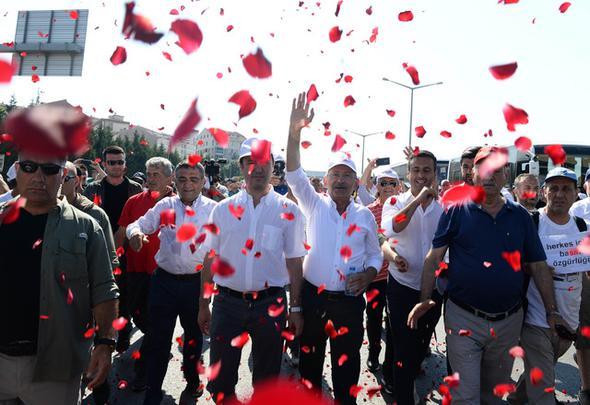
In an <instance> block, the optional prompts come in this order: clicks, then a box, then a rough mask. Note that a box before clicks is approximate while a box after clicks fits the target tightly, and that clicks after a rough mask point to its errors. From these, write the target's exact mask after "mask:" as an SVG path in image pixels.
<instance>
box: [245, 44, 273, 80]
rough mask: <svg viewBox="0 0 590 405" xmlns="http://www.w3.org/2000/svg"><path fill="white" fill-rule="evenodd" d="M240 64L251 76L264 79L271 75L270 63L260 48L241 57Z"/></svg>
mask: <svg viewBox="0 0 590 405" xmlns="http://www.w3.org/2000/svg"><path fill="white" fill-rule="evenodd" d="M242 64H243V65H244V68H245V69H246V72H248V74H249V75H250V76H252V77H256V78H258V79H265V78H267V77H270V76H271V75H272V64H271V63H270V62H269V61H268V59H266V57H265V56H264V53H263V52H262V49H260V48H258V49H257V50H256V54H250V55H248V56H246V57H245V58H244V59H242Z"/></svg>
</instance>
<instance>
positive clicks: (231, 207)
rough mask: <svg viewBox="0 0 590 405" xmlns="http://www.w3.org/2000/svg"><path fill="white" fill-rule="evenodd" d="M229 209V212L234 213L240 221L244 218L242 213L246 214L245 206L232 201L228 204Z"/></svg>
mask: <svg viewBox="0 0 590 405" xmlns="http://www.w3.org/2000/svg"><path fill="white" fill-rule="evenodd" d="M228 209H229V212H230V213H231V214H232V215H233V217H234V218H236V219H237V220H238V221H240V220H241V219H242V215H243V214H244V207H242V206H241V205H233V204H231V203H230V204H229V205H228Z"/></svg>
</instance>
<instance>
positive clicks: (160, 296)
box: [144, 269, 203, 405]
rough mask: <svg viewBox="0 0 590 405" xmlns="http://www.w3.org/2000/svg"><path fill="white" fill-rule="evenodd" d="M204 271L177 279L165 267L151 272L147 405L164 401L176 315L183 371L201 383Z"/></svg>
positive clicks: (190, 381)
mask: <svg viewBox="0 0 590 405" xmlns="http://www.w3.org/2000/svg"><path fill="white" fill-rule="evenodd" d="M200 290H201V274H200V273H195V274H194V275H191V277H190V278H188V279H177V278H175V277H174V276H173V275H171V274H169V273H166V272H165V271H164V270H162V269H157V270H156V271H155V272H154V274H153V275H152V279H151V282H150V295H149V314H150V325H149V326H150V329H149V335H150V336H151V339H150V344H149V346H148V348H147V349H148V350H147V386H148V387H147V391H146V394H145V400H144V405H156V404H159V403H160V402H161V401H162V397H163V394H162V382H163V381H164V377H165V376H166V370H167V369H168V362H169V355H170V348H171V347H172V338H173V334H174V327H175V326H176V318H177V317H178V318H180V324H181V325H182V328H183V329H184V344H183V347H182V358H183V360H182V370H183V372H184V377H185V378H186V382H187V384H189V385H198V384H199V375H198V374H197V362H198V361H199V360H200V358H201V350H202V348H203V335H202V333H201V330H200V328H199V325H198V323H197V319H198V316H199V294H200Z"/></svg>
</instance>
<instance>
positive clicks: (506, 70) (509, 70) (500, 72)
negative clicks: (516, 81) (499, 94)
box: [489, 62, 518, 80]
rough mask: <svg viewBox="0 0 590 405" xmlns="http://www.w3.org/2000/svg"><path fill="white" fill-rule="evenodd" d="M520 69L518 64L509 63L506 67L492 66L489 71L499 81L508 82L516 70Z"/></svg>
mask: <svg viewBox="0 0 590 405" xmlns="http://www.w3.org/2000/svg"><path fill="white" fill-rule="evenodd" d="M517 68H518V63H516V62H512V63H507V64H505V65H496V66H490V68H489V70H490V73H491V74H492V76H494V78H495V79H497V80H506V79H508V78H509V77H511V76H512V75H513V74H514V72H516V69H517Z"/></svg>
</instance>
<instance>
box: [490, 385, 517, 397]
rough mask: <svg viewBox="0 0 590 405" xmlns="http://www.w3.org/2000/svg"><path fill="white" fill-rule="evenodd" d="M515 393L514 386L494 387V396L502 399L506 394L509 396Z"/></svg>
mask: <svg viewBox="0 0 590 405" xmlns="http://www.w3.org/2000/svg"><path fill="white" fill-rule="evenodd" d="M515 391H516V385H514V384H498V385H496V386H495V387H494V395H495V396H497V397H499V398H502V397H503V396H504V395H506V394H510V393H513V392H515Z"/></svg>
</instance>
